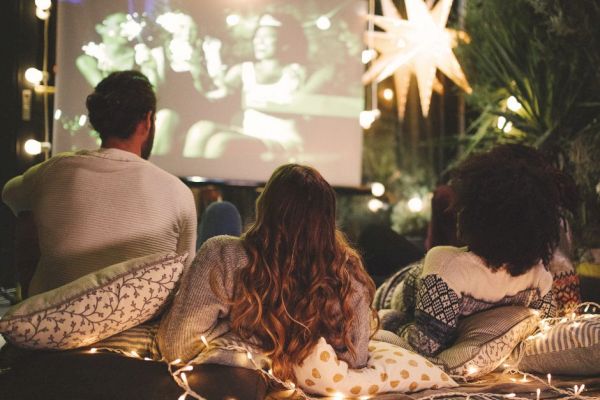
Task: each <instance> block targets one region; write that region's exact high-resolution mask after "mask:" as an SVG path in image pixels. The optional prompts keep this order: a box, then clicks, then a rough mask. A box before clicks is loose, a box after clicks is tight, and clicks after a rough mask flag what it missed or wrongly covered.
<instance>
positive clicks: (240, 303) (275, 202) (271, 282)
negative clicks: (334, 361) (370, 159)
mask: <svg viewBox="0 0 600 400" xmlns="http://www.w3.org/2000/svg"><path fill="white" fill-rule="evenodd" d="M335 203H336V202H335V193H334V191H333V189H332V188H331V186H330V185H329V184H328V183H327V181H325V179H323V177H322V176H321V175H320V174H319V173H318V172H317V171H316V170H315V169H313V168H310V167H306V166H301V165H297V164H288V165H284V166H281V167H279V168H278V169H277V170H275V172H274V173H273V175H272V176H271V178H270V179H269V181H268V182H267V184H266V186H265V189H264V191H263V192H262V194H261V195H260V197H259V198H258V200H257V203H256V222H255V223H254V224H253V225H252V226H251V227H250V229H249V230H248V231H247V232H246V233H245V234H244V235H243V236H242V237H241V238H235V237H231V236H217V237H215V238H212V239H210V240H208V241H207V242H206V243H205V244H204V245H203V246H202V248H201V249H200V251H199V252H198V254H197V255H196V258H195V260H194V262H193V265H192V266H191V268H190V270H189V271H188V272H187V273H186V275H184V277H183V278H182V284H181V288H180V290H179V292H178V294H177V295H176V297H175V299H174V301H173V305H172V307H171V309H170V310H169V311H168V312H167V313H166V314H165V315H164V317H163V319H162V321H161V324H160V329H159V332H158V343H159V347H160V349H161V352H162V354H163V356H164V357H165V358H166V359H167V360H174V359H177V358H179V359H181V360H183V361H187V360H190V359H192V358H194V357H195V356H196V355H198V354H199V353H200V352H201V351H202V350H203V349H204V345H203V343H202V341H201V340H200V338H201V337H202V336H204V337H205V338H206V339H207V340H208V341H209V342H210V341H211V340H213V339H215V338H217V337H220V336H222V335H224V334H228V333H234V334H235V335H237V336H238V337H239V338H241V339H243V340H247V341H249V342H252V343H257V344H258V345H259V346H260V348H261V349H262V350H263V351H264V353H265V354H266V355H268V356H269V357H270V358H271V360H272V363H273V372H274V374H275V375H276V376H277V377H279V378H280V379H290V380H294V379H295V377H294V373H293V366H294V365H295V364H298V363H300V362H302V361H303V360H304V358H306V356H307V355H308V354H309V353H310V352H311V350H312V349H313V348H314V346H315V345H316V344H317V342H318V340H319V338H320V337H324V338H325V339H326V340H327V342H328V343H329V344H330V345H331V346H332V347H333V348H334V349H335V351H336V353H337V355H338V358H339V359H341V360H344V361H346V362H347V363H348V366H349V367H350V368H361V367H363V366H365V365H366V362H367V359H368V349H367V347H368V342H369V338H370V336H371V333H372V331H373V329H374V328H375V327H374V326H372V325H374V324H373V321H376V320H377V319H376V313H375V312H374V311H373V309H372V307H371V302H372V300H373V295H374V290H375V286H374V284H373V281H372V280H371V278H370V277H369V276H368V274H367V273H366V271H365V269H364V268H363V265H362V262H361V259H360V256H359V255H358V254H357V252H356V251H355V250H353V249H352V248H351V247H350V246H349V245H348V243H347V242H346V240H345V239H344V236H343V235H342V233H341V232H340V231H338V230H337V229H336V225H335V214H336V212H335V209H336V204H335Z"/></svg>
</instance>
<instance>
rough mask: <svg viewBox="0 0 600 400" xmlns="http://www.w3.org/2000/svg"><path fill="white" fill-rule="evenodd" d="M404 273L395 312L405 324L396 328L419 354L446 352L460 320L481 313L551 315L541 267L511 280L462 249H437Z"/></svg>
mask: <svg viewBox="0 0 600 400" xmlns="http://www.w3.org/2000/svg"><path fill="white" fill-rule="evenodd" d="M403 275H404V276H403V278H402V282H401V283H400V284H399V285H398V286H397V288H396V289H395V291H396V293H395V294H394V297H395V298H396V299H398V300H399V301H396V302H395V303H396V304H394V308H395V309H396V311H399V312H400V313H401V314H402V315H403V316H404V317H405V322H407V323H405V324H404V325H402V326H400V327H399V328H397V329H395V330H396V331H397V333H398V334H399V335H400V336H401V337H403V338H404V339H406V340H407V341H408V342H409V343H410V345H411V346H412V347H413V348H414V349H415V350H417V351H419V352H420V353H422V354H426V355H434V354H436V353H438V352H440V351H441V350H443V349H445V348H447V347H448V346H449V345H450V344H452V342H453V341H454V339H455V334H456V330H457V324H458V320H459V319H460V318H461V317H464V316H468V315H471V314H474V313H476V312H479V311H484V310H488V309H491V308H494V307H498V306H505V305H521V306H526V307H530V308H534V309H539V310H540V311H541V313H542V315H543V316H548V315H553V314H554V309H555V306H554V303H553V298H552V291H551V288H552V275H551V274H550V272H548V271H547V270H546V269H545V267H544V266H543V265H542V264H541V263H540V264H538V265H536V266H534V267H533V268H532V269H530V270H529V271H528V272H526V273H525V274H523V275H519V276H511V275H510V274H509V273H508V272H507V271H505V270H502V269H501V270H497V271H492V270H491V269H490V268H488V267H486V265H485V263H484V262H483V260H482V259H481V258H479V257H478V256H476V255H475V254H473V253H472V252H469V251H467V250H466V249H465V248H457V247H451V246H440V247H434V248H433V249H431V250H430V251H429V252H428V253H427V255H426V256H425V260H424V262H423V263H420V264H414V265H413V266H412V267H411V268H410V269H409V270H407V271H404V274H403ZM379 301H381V299H379ZM388 304H390V302H389V301H388ZM380 307H381V305H380ZM383 328H384V329H387V328H386V326H385V325H384V327H383Z"/></svg>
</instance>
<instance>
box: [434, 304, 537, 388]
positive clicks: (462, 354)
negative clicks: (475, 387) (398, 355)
mask: <svg viewBox="0 0 600 400" xmlns="http://www.w3.org/2000/svg"><path fill="white" fill-rule="evenodd" d="M538 323H539V317H538V316H537V315H536V313H535V312H534V311H533V310H531V309H529V308H527V307H520V306H504V307H497V308H493V309H491V310H487V311H483V312H479V313H476V314H473V315H471V316H469V317H467V318H465V319H463V320H460V321H459V323H458V338H457V339H456V341H455V342H454V344H453V345H452V346H451V347H450V348H448V349H446V350H444V351H442V352H441V353H439V354H438V355H437V356H435V357H429V360H430V361H432V362H434V363H435V364H437V365H440V366H443V367H444V369H445V370H446V372H448V373H449V374H451V375H461V376H464V377H466V378H468V379H471V378H473V379H474V378H477V377H479V376H482V375H485V374H487V373H489V372H492V371H493V370H495V369H496V368H498V367H499V366H500V365H501V364H502V363H503V362H504V361H505V360H506V359H507V358H508V357H509V356H510V354H511V353H512V351H513V350H514V348H515V347H517V345H518V344H519V343H521V342H522V341H523V340H524V339H525V338H527V337H528V336H529V335H531V334H533V333H534V332H535V330H536V328H537V326H538Z"/></svg>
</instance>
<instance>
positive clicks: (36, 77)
mask: <svg viewBox="0 0 600 400" xmlns="http://www.w3.org/2000/svg"><path fill="white" fill-rule="evenodd" d="M43 79H44V73H43V72H42V71H40V70H39V69H37V68H34V67H31V68H27V69H26V70H25V80H26V81H27V82H29V83H31V84H32V85H39V84H40V83H41V82H42V80H43Z"/></svg>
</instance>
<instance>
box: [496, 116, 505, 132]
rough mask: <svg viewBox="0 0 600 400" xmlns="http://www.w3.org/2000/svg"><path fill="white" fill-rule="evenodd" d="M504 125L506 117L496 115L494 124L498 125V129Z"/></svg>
mask: <svg viewBox="0 0 600 400" xmlns="http://www.w3.org/2000/svg"><path fill="white" fill-rule="evenodd" d="M504 125H506V118H504V117H498V122H497V124H496V126H497V127H498V129H502V128H504Z"/></svg>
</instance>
